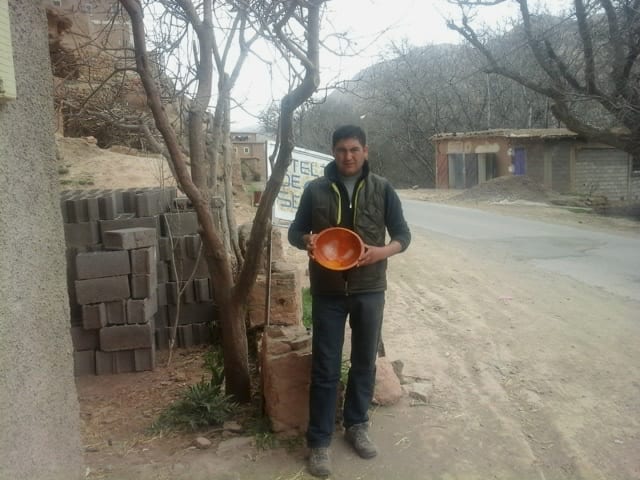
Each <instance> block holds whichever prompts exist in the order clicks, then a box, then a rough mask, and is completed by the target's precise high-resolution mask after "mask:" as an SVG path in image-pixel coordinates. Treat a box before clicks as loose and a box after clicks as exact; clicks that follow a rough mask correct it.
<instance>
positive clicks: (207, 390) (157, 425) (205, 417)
mask: <svg viewBox="0 0 640 480" xmlns="http://www.w3.org/2000/svg"><path fill="white" fill-rule="evenodd" d="M204 364H205V367H206V368H207V370H209V372H210V374H211V379H210V380H208V381H207V380H206V379H205V378H203V379H202V380H201V381H200V382H198V383H196V384H195V385H192V386H190V387H189V388H188V389H187V390H186V391H185V392H184V393H183V394H182V397H181V398H180V399H179V400H177V401H176V402H175V403H173V404H172V405H170V406H169V407H168V408H167V409H166V410H165V411H164V412H162V413H161V414H160V416H159V417H158V419H157V420H156V421H155V422H154V423H153V425H152V426H151V430H152V431H153V432H159V431H164V430H174V429H175V430H191V431H195V430H198V429H201V428H204V427H208V426H211V425H220V424H222V423H223V422H224V421H225V420H228V419H229V418H230V417H231V415H232V414H233V413H234V412H235V411H236V409H237V407H238V405H237V404H236V403H234V402H233V401H232V399H231V396H230V395H225V394H224V391H223V382H224V366H223V363H222V354H221V353H220V351H219V350H210V351H209V352H207V354H206V355H205V359H204Z"/></svg>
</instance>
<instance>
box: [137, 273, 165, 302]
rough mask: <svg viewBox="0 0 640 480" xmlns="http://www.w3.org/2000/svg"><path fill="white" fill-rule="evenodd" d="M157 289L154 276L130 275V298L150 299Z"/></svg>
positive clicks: (156, 281)
mask: <svg viewBox="0 0 640 480" xmlns="http://www.w3.org/2000/svg"><path fill="white" fill-rule="evenodd" d="M157 288H158V280H157V278H156V276H155V275H135V274H134V275H131V297H132V298H137V299H142V298H147V297H150V296H151V295H152V294H153V293H154V292H155V291H156V289H157Z"/></svg>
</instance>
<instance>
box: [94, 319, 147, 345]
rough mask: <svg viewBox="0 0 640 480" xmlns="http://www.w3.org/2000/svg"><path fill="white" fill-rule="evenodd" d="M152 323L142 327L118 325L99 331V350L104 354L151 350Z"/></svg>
mask: <svg viewBox="0 0 640 480" xmlns="http://www.w3.org/2000/svg"><path fill="white" fill-rule="evenodd" d="M153 331H154V327H153V322H150V323H145V324H142V325H118V326H114V327H105V328H102V329H100V349H101V350H103V351H105V352H116V351H119V350H135V349H137V348H151V344H152V342H153Z"/></svg>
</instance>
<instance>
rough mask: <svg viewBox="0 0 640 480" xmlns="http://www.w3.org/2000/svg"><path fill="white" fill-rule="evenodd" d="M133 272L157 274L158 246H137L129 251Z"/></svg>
mask: <svg viewBox="0 0 640 480" xmlns="http://www.w3.org/2000/svg"><path fill="white" fill-rule="evenodd" d="M129 257H130V260H131V273H136V274H139V275H142V274H153V275H156V274H157V272H156V269H157V266H158V265H157V264H158V259H157V255H156V247H155V246H154V247H145V248H136V249H134V250H131V251H129Z"/></svg>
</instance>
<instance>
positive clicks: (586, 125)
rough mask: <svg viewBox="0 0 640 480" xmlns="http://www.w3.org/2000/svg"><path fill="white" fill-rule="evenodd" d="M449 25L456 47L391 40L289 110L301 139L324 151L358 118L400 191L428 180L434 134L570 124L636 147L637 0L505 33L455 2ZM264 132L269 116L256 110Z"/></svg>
mask: <svg viewBox="0 0 640 480" xmlns="http://www.w3.org/2000/svg"><path fill="white" fill-rule="evenodd" d="M452 3H457V4H459V5H460V7H461V12H462V13H461V20H460V21H459V22H458V23H456V22H453V21H451V22H449V26H450V28H452V29H454V30H456V31H458V32H459V33H460V34H461V36H462V37H464V38H465V39H466V40H467V41H466V42H465V43H464V44H461V45H429V46H423V47H416V46H411V45H407V44H402V45H395V46H393V47H392V49H391V54H389V55H388V58H386V59H385V60H383V61H382V62H380V63H378V64H377V65H374V66H372V67H370V68H368V69H366V70H364V71H362V72H360V73H359V74H358V75H357V76H356V77H355V78H353V79H352V80H350V81H347V82H345V83H343V84H342V85H337V86H336V88H335V90H334V91H333V92H332V93H331V94H330V95H329V96H327V97H326V98H322V99H317V98H316V101H315V103H308V104H307V106H306V108H304V109H303V110H301V111H300V112H299V113H298V115H297V117H296V128H295V132H296V134H297V139H296V140H297V143H298V144H299V145H300V146H302V147H305V148H311V149H315V150H320V151H327V149H328V148H329V139H330V134H331V131H332V129H333V128H334V127H335V126H336V125H338V124H341V123H346V122H351V123H357V124H360V125H361V126H363V127H364V128H365V130H366V131H367V133H368V136H369V144H370V162H371V164H372V168H373V169H374V171H376V172H378V173H381V174H383V175H385V176H387V177H388V178H389V179H391V181H392V182H393V183H394V184H395V185H396V186H398V187H409V186H413V185H419V186H421V187H432V186H433V185H434V183H435V181H434V179H435V162H434V147H433V145H432V143H431V142H430V137H431V136H433V135H434V134H437V133H442V132H463V131H475V130H486V129H494V128H551V127H565V126H566V127H568V128H571V129H572V130H574V131H576V132H577V133H579V134H581V135H582V136H583V137H584V138H587V139H590V140H594V141H599V142H602V143H606V144H609V145H612V146H615V147H617V148H620V149H623V150H626V151H628V152H629V153H631V154H632V155H635V154H638V153H639V152H638V145H640V141H639V139H640V117H638V115H640V100H639V99H640V67H639V65H638V62H637V57H638V53H640V14H639V11H638V8H639V6H640V0H627V1H618V2H609V1H600V2H591V3H590V4H589V6H588V8H586V7H585V5H584V4H583V2H582V1H580V0H575V1H573V2H568V3H571V4H573V5H572V6H569V7H568V8H567V10H566V12H564V13H562V14H560V15H550V14H548V13H545V12H540V11H538V12H536V13H535V14H534V13H532V12H530V11H529V9H528V5H527V2H526V1H525V0H518V4H519V5H520V18H519V19H517V20H514V22H513V24H512V25H511V26H510V27H509V28H508V29H505V30H502V31H499V32H495V31H488V30H486V29H484V30H477V29H474V27H473V26H472V23H471V20H470V19H471V18H473V15H472V11H473V9H474V8H485V7H486V4H489V3H499V2H494V1H492V2H474V1H454V2H452ZM262 120H263V124H264V126H265V128H266V129H267V130H269V128H272V124H271V122H270V121H269V114H268V112H265V114H263V117H262Z"/></svg>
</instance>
